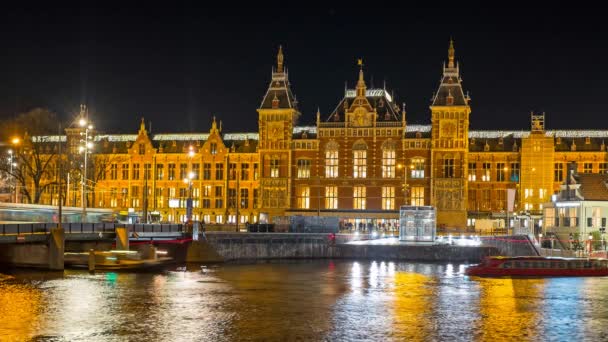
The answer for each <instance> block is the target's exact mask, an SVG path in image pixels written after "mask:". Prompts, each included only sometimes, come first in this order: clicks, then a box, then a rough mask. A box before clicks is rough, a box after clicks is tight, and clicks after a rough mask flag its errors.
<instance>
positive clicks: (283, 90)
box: [257, 47, 300, 223]
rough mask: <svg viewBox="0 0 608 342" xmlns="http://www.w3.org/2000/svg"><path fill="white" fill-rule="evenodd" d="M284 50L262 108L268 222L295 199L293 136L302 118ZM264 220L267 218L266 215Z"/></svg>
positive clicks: (264, 211)
mask: <svg viewBox="0 0 608 342" xmlns="http://www.w3.org/2000/svg"><path fill="white" fill-rule="evenodd" d="M288 76H289V75H288V72H287V69H286V68H285V66H284V56H283V49H282V47H279V52H278V54H277V64H276V67H273V69H272V79H271V81H270V84H269V86H268V90H267V91H266V94H265V95H264V98H263V99H262V104H261V105H260V107H259V108H258V110H257V111H258V125H259V145H258V151H259V154H260V170H261V173H260V204H261V209H260V213H262V214H266V215H267V216H266V218H267V221H268V223H283V221H281V219H282V216H284V213H285V210H286V209H288V208H289V206H290V198H291V184H290V182H291V178H292V177H291V167H290V165H292V154H291V139H292V135H293V128H294V126H295V124H296V123H297V121H298V118H299V117H300V111H299V110H298V102H297V100H296V98H295V96H294V95H293V93H292V92H291V87H290V84H289V78H288ZM261 219H264V217H263V215H262V216H261Z"/></svg>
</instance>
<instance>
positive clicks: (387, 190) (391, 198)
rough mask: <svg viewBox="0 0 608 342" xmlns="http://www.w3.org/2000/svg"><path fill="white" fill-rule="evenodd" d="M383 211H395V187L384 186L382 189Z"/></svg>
mask: <svg viewBox="0 0 608 342" xmlns="http://www.w3.org/2000/svg"><path fill="white" fill-rule="evenodd" d="M382 209H383V210H394V209H395V187H392V186H383V187H382Z"/></svg>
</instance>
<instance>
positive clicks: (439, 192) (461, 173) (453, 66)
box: [431, 40, 471, 228]
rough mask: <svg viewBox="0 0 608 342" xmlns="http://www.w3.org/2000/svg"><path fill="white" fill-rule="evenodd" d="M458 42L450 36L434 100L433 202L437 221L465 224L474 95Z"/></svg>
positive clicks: (443, 223)
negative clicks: (465, 85)
mask: <svg viewBox="0 0 608 342" xmlns="http://www.w3.org/2000/svg"><path fill="white" fill-rule="evenodd" d="M461 82H462V79H461V78H460V70H459V66H458V63H454V42H453V41H452V40H450V47H449V49H448V65H447V67H446V66H445V64H444V67H443V77H442V79H441V84H440V85H439V89H438V90H437V93H435V95H434V96H433V100H432V101H433V103H432V104H431V127H432V129H431V204H432V205H434V206H435V207H436V208H437V224H438V225H442V226H445V227H447V228H465V227H466V223H467V208H466V203H467V180H466V175H467V166H468V165H467V162H468V159H467V153H468V148H469V144H468V141H469V139H468V135H469V114H470V113H471V108H470V107H469V101H470V98H469V96H468V95H465V94H464V92H463V90H462V85H461Z"/></svg>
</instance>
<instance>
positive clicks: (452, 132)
mask: <svg viewBox="0 0 608 342" xmlns="http://www.w3.org/2000/svg"><path fill="white" fill-rule="evenodd" d="M439 127H440V131H441V137H442V138H452V137H455V136H456V122H455V121H453V120H449V121H442V122H441V123H440V125H439Z"/></svg>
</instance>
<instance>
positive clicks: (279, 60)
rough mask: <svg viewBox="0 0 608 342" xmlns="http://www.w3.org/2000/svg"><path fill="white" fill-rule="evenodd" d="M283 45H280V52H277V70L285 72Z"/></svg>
mask: <svg viewBox="0 0 608 342" xmlns="http://www.w3.org/2000/svg"><path fill="white" fill-rule="evenodd" d="M283 58H284V57H283V46H281V45H279V53H278V54H277V72H283Z"/></svg>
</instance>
